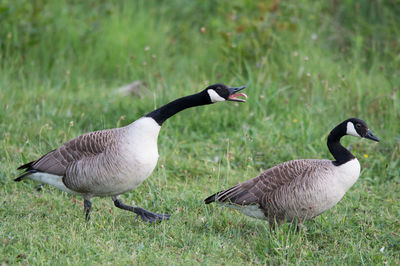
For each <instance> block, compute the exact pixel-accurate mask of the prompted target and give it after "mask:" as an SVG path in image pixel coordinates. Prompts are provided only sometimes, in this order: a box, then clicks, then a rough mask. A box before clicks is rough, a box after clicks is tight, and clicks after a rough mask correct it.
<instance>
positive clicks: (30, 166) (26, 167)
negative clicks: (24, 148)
mask: <svg viewBox="0 0 400 266" xmlns="http://www.w3.org/2000/svg"><path fill="white" fill-rule="evenodd" d="M34 162H35V161H32V162H29V163H26V164H24V165H21V166H20V167H18V168H17V170H22V169H28V170H29V169H30V168H32V164H33V163H34Z"/></svg>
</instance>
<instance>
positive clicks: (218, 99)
mask: <svg viewBox="0 0 400 266" xmlns="http://www.w3.org/2000/svg"><path fill="white" fill-rule="evenodd" d="M207 93H208V95H209V96H210V99H211V102H213V103H215V102H223V101H225V99H224V98H222V97H221V96H219V95H218V93H217V92H216V91H215V90H212V89H209V90H207Z"/></svg>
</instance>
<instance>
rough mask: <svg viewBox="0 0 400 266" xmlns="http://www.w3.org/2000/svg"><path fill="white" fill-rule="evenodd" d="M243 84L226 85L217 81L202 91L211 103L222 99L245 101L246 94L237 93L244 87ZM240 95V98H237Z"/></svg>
mask: <svg viewBox="0 0 400 266" xmlns="http://www.w3.org/2000/svg"><path fill="white" fill-rule="evenodd" d="M245 88H246V87H245V86H242V87H228V86H226V85H225V84H222V83H217V84H214V85H211V86H208V87H207V88H206V89H205V90H204V91H205V92H206V93H207V94H208V96H209V97H210V100H211V103H216V102H223V101H234V102H245V101H246V99H247V95H246V94H244V93H237V92H238V91H241V90H243V89H245ZM239 96H242V97H243V98H244V99H242V98H238V97H239Z"/></svg>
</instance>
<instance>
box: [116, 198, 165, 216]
mask: <svg viewBox="0 0 400 266" xmlns="http://www.w3.org/2000/svg"><path fill="white" fill-rule="evenodd" d="M112 200H113V201H114V205H115V207H117V208H120V209H123V210H126V211H130V212H134V213H136V215H137V216H140V218H141V219H142V220H143V221H145V222H150V223H151V222H155V221H161V220H169V217H171V215H169V214H159V213H153V212H149V211H146V210H145V209H142V208H139V207H132V206H129V205H126V204H125V203H123V202H122V201H121V200H120V199H119V197H118V196H116V197H112Z"/></svg>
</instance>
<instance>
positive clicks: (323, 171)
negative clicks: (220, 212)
mask: <svg viewBox="0 0 400 266" xmlns="http://www.w3.org/2000/svg"><path fill="white" fill-rule="evenodd" d="M344 135H352V136H356V137H360V138H367V139H371V140H374V141H379V139H378V138H377V137H375V136H374V135H373V134H372V132H371V131H370V130H369V129H368V127H367V125H366V124H365V122H364V121H362V120H360V119H357V118H350V119H347V120H345V121H344V122H342V123H340V124H339V125H338V126H336V127H335V128H334V129H333V130H332V131H331V132H330V134H329V136H328V148H329V151H330V152H331V154H332V155H333V157H334V158H335V161H331V160H317V159H300V160H293V161H288V162H285V163H282V164H279V165H276V166H274V167H272V168H270V169H268V170H267V171H265V172H264V173H262V174H260V175H259V176H257V177H255V178H253V179H250V180H248V181H245V182H243V183H241V184H238V185H236V186H234V187H232V188H230V189H228V190H225V191H221V192H218V193H216V194H214V195H211V196H210V197H208V198H207V199H205V203H206V204H209V203H212V202H218V203H222V204H225V205H227V206H229V207H231V208H234V209H237V210H239V211H241V212H242V213H244V214H245V215H248V216H251V217H255V218H258V219H263V220H268V221H269V222H270V224H271V225H273V222H274V220H276V221H277V223H278V224H279V223H282V222H284V221H288V222H292V221H293V220H295V219H298V221H299V223H302V221H304V220H306V219H310V218H313V217H315V216H318V215H319V214H321V213H323V212H325V211H327V210H329V209H330V208H332V207H333V206H335V205H336V204H337V203H338V202H339V201H340V200H341V199H342V197H343V196H344V194H345V193H346V191H347V190H348V189H349V188H350V187H351V186H352V185H353V184H354V183H355V182H356V181H357V179H358V177H359V175H360V163H359V162H358V160H357V159H356V158H355V157H354V156H353V155H352V154H351V153H350V151H349V150H347V149H346V148H344V147H343V146H342V145H341V144H340V138H341V137H343V136H344Z"/></svg>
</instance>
